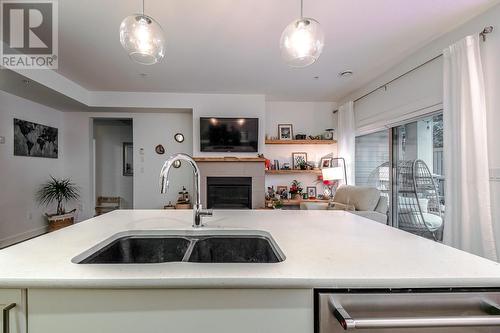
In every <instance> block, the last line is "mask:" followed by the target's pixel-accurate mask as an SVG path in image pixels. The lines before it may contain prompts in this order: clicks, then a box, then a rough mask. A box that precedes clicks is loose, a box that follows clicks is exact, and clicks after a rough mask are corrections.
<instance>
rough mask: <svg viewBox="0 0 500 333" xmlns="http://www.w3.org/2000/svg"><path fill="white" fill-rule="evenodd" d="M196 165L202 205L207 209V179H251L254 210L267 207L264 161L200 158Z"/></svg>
mask: <svg viewBox="0 0 500 333" xmlns="http://www.w3.org/2000/svg"><path fill="white" fill-rule="evenodd" d="M195 160H196V163H197V164H198V167H199V168H200V176H201V191H200V192H201V203H202V205H203V206H204V207H207V177H251V178H252V209H259V208H264V207H265V171H264V159H248V160H245V159H241V160H240V159H227V160H226V159H217V158H216V159H210V158H199V159H196V158H195Z"/></svg>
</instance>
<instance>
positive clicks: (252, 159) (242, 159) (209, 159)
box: [193, 156, 266, 163]
mask: <svg viewBox="0 0 500 333" xmlns="http://www.w3.org/2000/svg"><path fill="white" fill-rule="evenodd" d="M193 159H194V160H195V161H196V162H262V163H264V162H265V161H266V159H265V158H261V157H233V156H228V157H193Z"/></svg>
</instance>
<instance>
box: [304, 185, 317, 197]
mask: <svg viewBox="0 0 500 333" xmlns="http://www.w3.org/2000/svg"><path fill="white" fill-rule="evenodd" d="M306 189H307V196H308V197H309V199H314V198H316V196H317V189H316V186H308V187H307V188H306Z"/></svg>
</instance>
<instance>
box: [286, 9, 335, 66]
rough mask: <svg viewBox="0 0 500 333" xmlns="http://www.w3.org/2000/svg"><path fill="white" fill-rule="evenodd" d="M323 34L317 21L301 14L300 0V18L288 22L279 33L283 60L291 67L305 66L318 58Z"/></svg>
mask: <svg viewBox="0 0 500 333" xmlns="http://www.w3.org/2000/svg"><path fill="white" fill-rule="evenodd" d="M324 45H325V35H324V33H323V30H322V29H321V26H320V24H319V22H318V21H316V20H315V19H312V18H308V17H304V16H303V0H301V1H300V19H297V20H295V21H293V22H292V23H290V24H289V25H288V26H287V27H286V28H285V30H283V33H282V34H281V40H280V48H281V56H282V57H283V60H284V61H285V62H286V63H287V64H288V65H289V66H291V67H306V66H309V65H311V64H313V63H314V62H315V61H316V60H318V58H319V56H320V55H321V52H322V51H323V46H324Z"/></svg>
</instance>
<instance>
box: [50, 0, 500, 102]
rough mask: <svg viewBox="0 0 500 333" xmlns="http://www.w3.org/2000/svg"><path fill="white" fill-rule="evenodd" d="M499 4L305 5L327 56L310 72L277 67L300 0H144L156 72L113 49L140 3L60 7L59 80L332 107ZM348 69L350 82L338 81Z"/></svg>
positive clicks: (490, 0) (437, 0)
mask: <svg viewBox="0 0 500 333" xmlns="http://www.w3.org/2000/svg"><path fill="white" fill-rule="evenodd" d="M497 2H498V1H496V0H419V1H410V0H406V1H402V0H377V1H373V0H305V1H304V15H305V16H309V17H313V18H315V19H316V20H318V21H319V22H320V23H321V25H322V26H323V29H324V31H325V35H326V40H325V48H324V51H323V54H322V56H321V57H320V59H319V60H318V61H317V62H316V63H315V64H313V65H311V66H309V67H307V68H303V69H294V68H289V67H287V66H286V65H285V64H284V63H283V61H282V60H281V58H280V50H279V39H280V35H281V32H282V30H283V29H284V27H285V26H286V25H287V24H288V23H289V22H290V21H292V20H293V19H295V18H297V16H298V14H299V4H300V2H299V0H210V1H208V0H168V1H165V0H146V14H149V15H150V16H152V17H154V18H155V19H156V20H157V21H159V22H160V24H161V25H162V26H163V29H164V30H165V33H166V40H167V51H166V58H165V60H164V62H163V63H161V64H157V65H153V66H142V65H138V64H135V63H133V62H132V61H131V60H130V59H129V58H128V56H127V55H126V53H125V52H124V50H123V49H122V47H121V45H120V42H119V31H118V29H119V26H120V22H121V20H122V19H123V18H124V17H126V16H127V15H130V14H131V13H136V12H139V11H140V8H141V1H140V0H106V1H102V0H85V1H74V0H60V1H59V69H58V72H59V73H60V74H62V75H64V76H66V77H68V78H69V79H71V80H73V81H75V82H76V83H78V84H80V85H81V86H83V87H84V88H86V89H88V90H91V91H137V92H183V93H245V94H265V95H266V96H267V98H268V99H270V100H297V101H300V100H309V101H335V100H337V99H338V98H339V97H342V96H344V95H345V94H347V93H349V92H351V91H353V90H355V89H357V88H360V87H362V86H363V85H364V84H366V83H367V82H369V81H370V80H372V79H373V78H375V77H376V76H378V75H380V74H382V73H383V72H384V71H386V70H387V69H389V68H390V67H392V66H394V65H395V64H397V63H398V62H400V61H401V60H403V59H404V57H406V56H408V55H409V54H410V53H412V52H414V51H416V50H417V49H418V48H419V47H422V46H423V45H424V44H425V43H427V42H429V41H430V40H432V39H434V38H436V37H437V36H439V35H441V34H443V33H445V32H447V31H449V30H451V29H453V28H454V27H455V26H457V25H459V24H461V23H463V22H465V21H466V20H468V19H470V18H472V17H474V16H476V15H477V14H479V13H480V12H482V11H484V10H486V9H487V8H489V7H490V6H492V5H493V4H495V3H497ZM346 69H351V70H353V71H354V76H353V77H351V78H349V79H342V78H340V77H339V76H338V73H339V72H341V71H343V70H346ZM141 74H146V76H144V75H141ZM315 76H319V78H317V79H315V78H314V77H315Z"/></svg>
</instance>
